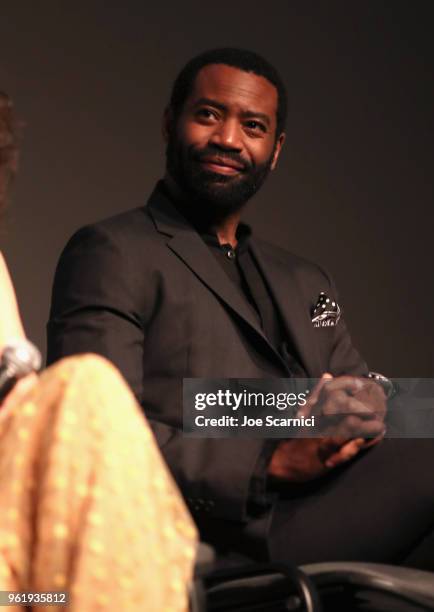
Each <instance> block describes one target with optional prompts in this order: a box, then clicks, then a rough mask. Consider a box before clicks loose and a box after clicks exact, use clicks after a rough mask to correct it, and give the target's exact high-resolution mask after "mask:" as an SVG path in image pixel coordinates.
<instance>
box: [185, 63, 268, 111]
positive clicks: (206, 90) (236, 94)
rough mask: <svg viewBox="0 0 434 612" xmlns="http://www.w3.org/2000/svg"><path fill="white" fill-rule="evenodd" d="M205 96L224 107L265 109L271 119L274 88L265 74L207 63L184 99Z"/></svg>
mask: <svg viewBox="0 0 434 612" xmlns="http://www.w3.org/2000/svg"><path fill="white" fill-rule="evenodd" d="M200 98H209V99H211V100H215V101H216V102H220V103H221V104H224V105H225V106H227V107H228V108H234V109H235V108H239V110H242V111H252V112H258V113H266V114H267V115H269V117H270V120H275V117H276V111H277V102H278V99H277V98H278V96H277V89H276V88H275V87H274V85H273V84H272V83H270V82H269V81H268V80H267V79H266V78H264V77H262V76H259V75H257V74H254V73H252V72H245V71H244V70H240V69H238V68H233V67H232V66H226V65H225V64H210V65H208V66H204V68H201V70H200V71H199V72H198V74H197V76H196V79H195V81H194V84H193V88H192V91H191V94H190V95H189V97H188V103H189V104H194V103H195V101H196V100H199V99H200Z"/></svg>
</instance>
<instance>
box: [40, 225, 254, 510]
mask: <svg viewBox="0 0 434 612" xmlns="http://www.w3.org/2000/svg"><path fill="white" fill-rule="evenodd" d="M131 251H133V249H131V247H130V245H128V244H126V242H122V240H121V239H119V236H116V237H114V236H113V235H112V234H111V232H110V231H107V230H106V229H105V228H104V227H100V226H88V227H85V228H83V229H81V230H79V231H78V232H77V233H76V234H75V235H74V236H73V237H72V239H71V240H70V241H69V243H68V244H67V246H66V247H65V250H64V251H63V253H62V255H61V257H60V260H59V263H58V266H57V269H56V273H55V279H54V286H53V294H52V305H51V312H50V319H49V322H48V326H47V349H48V351H47V353H48V358H47V360H48V363H49V364H51V363H53V362H55V361H57V360H58V359H60V358H62V357H65V356H68V355H73V354H77V353H88V352H92V353H97V354H100V355H102V356H104V357H106V358H107V359H109V360H110V361H111V362H112V363H114V365H116V366H117V367H118V369H119V370H120V371H121V372H122V374H123V375H124V377H125V379H126V380H127V382H128V383H129V385H130V387H131V388H132V390H133V392H134V394H135V395H136V397H137V399H138V401H139V402H140V403H142V404H143V408H144V412H145V414H147V415H148V420H149V423H150V425H151V427H152V429H153V431H154V434H155V437H156V439H157V442H158V444H159V446H160V449H161V451H162V454H163V456H164V458H165V460H166V462H167V464H168V465H169V468H170V469H171V471H172V473H173V475H174V478H175V480H176V481H177V483H178V486H179V487H180V489H181V491H182V493H183V495H184V497H185V498H186V501H187V503H188V505H189V507H190V509H191V510H192V512H193V514H197V515H199V514H200V515H203V516H205V515H206V516H209V517H210V518H223V519H228V520H233V521H241V522H242V521H245V520H247V519H248V514H247V512H248V500H249V491H250V487H251V480H252V475H253V473H254V470H255V466H256V465H257V462H258V460H259V458H260V456H261V453H262V450H263V446H264V443H265V441H264V440H262V439H223V438H216V439H209V438H189V437H186V436H184V435H183V430H182V379H176V380H174V379H169V380H154V379H152V378H150V379H147V378H144V375H143V354H144V349H143V347H144V344H145V342H146V328H147V325H148V323H149V322H148V321H147V317H148V315H147V313H149V312H151V311H152V309H153V308H154V306H155V305H154V304H152V303H150V302H152V300H153V298H152V295H151V294H152V291H151V289H150V287H149V285H150V283H149V279H147V278H146V273H145V272H144V271H143V267H142V266H139V265H137V262H136V261H133V260H132V259H131V260H130V259H129V257H130V254H131ZM131 257H133V255H131ZM144 398H145V399H144ZM147 398H151V399H153V402H152V403H153V404H154V406H152V404H151V405H150V404H149V403H148V401H147ZM177 398H179V400H178V399H177ZM171 401H172V402H173V401H176V402H178V401H179V411H178V414H179V420H178V421H177V422H176V423H174V422H167V415H166V414H165V411H164V406H165V405H169V404H168V402H171ZM144 477H146V476H144Z"/></svg>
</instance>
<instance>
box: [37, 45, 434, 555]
mask: <svg viewBox="0 0 434 612" xmlns="http://www.w3.org/2000/svg"><path fill="white" fill-rule="evenodd" d="M285 117H286V94H285V89H284V86H283V84H282V82H281V80H280V78H279V76H278V75H277V73H276V71H275V70H274V68H273V67H272V66H270V65H269V64H268V63H267V62H266V61H265V60H264V59H262V58H261V57H259V56H257V55H256V54H254V53H251V52H248V51H240V50H236V49H217V50H213V51H210V52H207V53H204V54H202V55H200V56H198V57H196V58H194V59H193V60H191V61H190V62H189V63H188V64H187V65H186V66H185V67H184V69H183V70H182V71H181V73H180V75H179V76H178V78H177V79H176V82H175V84H174V87H173V91H172V96H171V100H170V104H169V106H168V108H167V110H166V112H165V115H164V135H165V138H166V141H167V165H166V174H165V176H164V180H163V181H160V182H159V183H158V185H157V186H156V188H155V190H154V192H153V193H152V195H151V197H150V199H149V202H148V204H147V206H146V207H143V208H138V209H135V210H131V211H129V212H126V213H123V214H120V215H118V216H116V217H114V218H111V219H108V220H105V221H103V222H101V223H97V224H96V225H93V226H89V227H85V228H83V229H82V230H80V231H79V232H78V233H77V234H75V236H74V237H73V238H72V239H71V240H70V242H69V243H68V245H67V247H66V249H65V251H64V252H63V254H62V256H61V259H60V262H59V266H58V269H57V272H56V278H55V282H54V290H53V301H52V309H51V317H50V321H49V324H48V360H49V362H52V361H54V360H56V359H58V358H60V357H62V356H65V355H68V354H72V353H77V352H83V351H93V352H96V353H101V354H103V355H105V356H106V357H108V358H109V359H111V360H112V361H113V362H114V363H115V364H116V365H117V366H118V367H119V368H120V370H121V371H122V372H123V374H124V376H125V377H126V379H127V380H128V382H129V383H130V385H131V387H132V389H133V390H134V392H135V394H136V395H137V397H138V398H139V401H140V402H141V403H142V405H143V407H144V410H145V413H146V416H147V417H148V419H149V421H150V423H151V425H152V427H153V430H154V433H155V435H156V438H157V440H158V443H159V445H160V448H161V450H162V452H163V454H164V456H165V459H166V461H167V462H168V464H169V466H170V468H171V470H172V472H173V474H174V476H175V478H176V480H177V482H178V484H179V486H180V488H181V490H182V492H183V494H184V496H185V497H186V499H187V502H188V503H189V505H190V509H191V511H192V513H193V515H194V517H195V519H196V521H197V523H198V525H199V527H200V529H201V533H202V537H203V538H204V539H207V540H209V541H211V542H213V543H214V544H215V545H216V546H218V547H219V548H220V549H222V550H223V549H227V550H235V551H238V552H243V553H245V554H248V555H250V556H253V557H256V558H266V557H271V558H273V559H275V560H279V559H284V560H289V561H293V562H296V563H303V562H309V561H320V560H327V559H363V560H371V561H389V562H390V561H402V560H403V559H404V558H405V557H406V556H407V555H409V554H410V552H411V551H412V550H413V549H414V547H415V545H416V544H417V543H418V542H419V541H420V540H421V539H422V537H423V536H424V535H425V534H426V533H427V532H428V531H429V530H430V528H431V523H432V520H431V517H430V516H429V512H432V511H434V507H433V506H434V504H433V502H432V501H430V503H429V504H427V506H429V512H428V513H425V512H426V508H424V510H423V511H422V508H421V505H420V499H421V496H422V498H424V499H430V500H434V484H429V485H426V483H424V482H421V479H420V478H418V477H415V467H416V466H419V465H420V466H423V465H426V464H427V462H428V461H429V460H430V459H431V458H432V456H433V450H434V449H433V446H432V444H430V441H427V443H425V441H424V442H423V443H421V442H419V443H418V444H417V446H416V444H405V442H406V441H390V440H384V441H381V440H382V437H383V433H384V424H383V420H384V414H385V397H384V394H383V391H382V389H381V388H380V387H379V386H378V385H376V384H375V383H374V382H370V381H367V380H366V379H365V378H363V377H366V376H367V374H368V368H367V366H366V364H365V363H364V361H363V360H362V358H361V357H360V356H359V354H358V353H357V351H356V350H355V349H354V347H353V346H352V344H351V340H350V337H349V335H348V332H347V329H346V326H345V323H344V321H343V320H342V319H341V320H340V321H339V322H338V324H336V325H333V326H319V327H315V326H314V324H313V323H312V317H313V315H314V314H315V309H318V307H319V306H320V305H321V299H323V298H322V297H321V295H327V296H328V297H327V298H325V299H326V300H329V301H330V303H331V304H333V306H334V307H335V309H336V308H337V306H336V304H337V301H336V291H335V288H334V285H333V283H332V281H331V280H330V278H329V277H328V276H327V274H326V273H325V272H324V271H323V270H322V269H321V268H319V267H318V266H316V265H315V264H312V263H309V262H307V261H304V260H302V259H300V258H298V257H295V256H294V255H291V254H289V253H286V252H285V251H283V250H281V249H279V248H277V247H274V246H271V245H268V244H266V243H263V242H261V241H260V240H258V239H257V238H254V237H253V236H251V233H250V229H249V228H248V227H247V226H246V225H244V224H243V223H241V222H240V215H241V212H242V210H243V209H244V207H245V205H246V203H247V201H248V200H249V199H250V198H251V197H252V196H253V195H254V194H255V193H256V192H257V191H258V190H259V189H260V187H261V185H262V184H263V183H264V181H265V179H266V178H267V176H268V174H269V173H270V172H271V171H272V170H274V168H275V167H276V164H277V162H278V158H279V155H280V152H281V149H282V146H283V144H284V140H285V133H284V125H285ZM318 300H319V301H318ZM318 316H319V315H318ZM337 319H338V317H336V322H337ZM290 376H300V377H301V376H309V377H313V378H315V377H317V378H320V377H322V379H321V382H320V384H319V385H318V386H317V388H316V389H315V390H314V393H313V397H312V398H311V400H310V402H309V405H308V409H309V410H312V409H315V411H316V412H317V414H324V415H329V414H335V413H338V414H339V415H340V419H339V425H338V428H337V430H336V431H335V432H334V434H333V435H329V436H326V437H324V438H317V439H306V438H305V437H300V438H296V439H292V440H284V441H279V440H277V441H276V440H263V439H258V438H251V439H239V438H237V439H229V438H228V439H222V438H219V439H193V438H186V437H184V436H183V434H182V379H183V378H196V377H197V378H199V377H202V378H234V377H237V378H276V377H290ZM327 378H328V379H329V380H327ZM348 413H351V415H349V414H348ZM368 438H370V439H371V440H372V441H371V442H370V443H369V444H367V443H366V439H368ZM392 442H393V443H392ZM367 446H373V447H374V448H371V449H370V450H369V451H368V450H366V448H365V447H367ZM351 459H354V461H350V460H351ZM144 477H148V476H145V475H144ZM391 482H394V483H395V484H393V485H390V483H391ZM396 483H399V484H400V485H401V486H396ZM389 485H390V490H388V491H387V492H385V491H384V487H385V486H389ZM402 486H404V487H407V498H406V501H405V504H404V505H405V509H404V513H405V512H406V513H408V515H409V516H411V521H408V520H407V519H405V514H404V515H403V513H402V510H403V508H402V505H403V503H402V500H401V497H402ZM398 503H400V504H401V508H400V509H399V510H398V511H397V508H398ZM353 506H355V507H354V508H353ZM417 562H418V561H417Z"/></svg>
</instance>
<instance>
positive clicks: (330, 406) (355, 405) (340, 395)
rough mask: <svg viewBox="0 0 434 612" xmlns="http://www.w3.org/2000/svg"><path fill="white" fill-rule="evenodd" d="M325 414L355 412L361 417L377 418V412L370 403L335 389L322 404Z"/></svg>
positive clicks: (348, 413) (349, 413)
mask: <svg viewBox="0 0 434 612" xmlns="http://www.w3.org/2000/svg"><path fill="white" fill-rule="evenodd" d="M322 414H323V415H326V416H327V415H337V414H342V415H351V414H355V415H357V416H359V417H360V418H365V419H369V418H371V419H372V418H375V417H376V416H377V413H376V412H375V410H373V408H372V407H371V406H369V405H366V404H364V403H363V402H361V401H360V400H358V399H356V398H355V397H351V396H350V395H347V394H346V393H345V392H344V391H334V392H333V393H331V394H330V396H329V397H328V398H327V400H326V401H325V403H324V404H323V406H322Z"/></svg>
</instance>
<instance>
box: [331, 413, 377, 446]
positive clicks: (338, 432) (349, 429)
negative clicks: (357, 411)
mask: <svg viewBox="0 0 434 612" xmlns="http://www.w3.org/2000/svg"><path fill="white" fill-rule="evenodd" d="M383 432H384V423H383V422H382V421H381V420H379V419H369V420H365V419H360V418H359V417H357V416H353V415H351V416H348V417H345V418H344V419H342V420H341V422H340V423H339V424H338V425H337V426H336V428H335V430H334V431H333V436H335V437H339V438H343V439H344V440H351V439H353V438H376V437H377V436H380V435H381V434H383Z"/></svg>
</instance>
